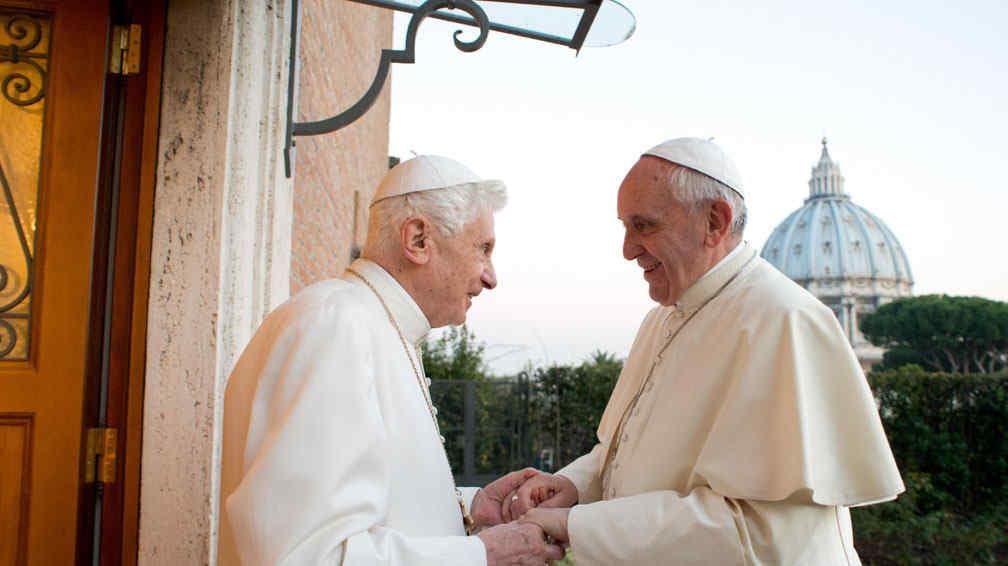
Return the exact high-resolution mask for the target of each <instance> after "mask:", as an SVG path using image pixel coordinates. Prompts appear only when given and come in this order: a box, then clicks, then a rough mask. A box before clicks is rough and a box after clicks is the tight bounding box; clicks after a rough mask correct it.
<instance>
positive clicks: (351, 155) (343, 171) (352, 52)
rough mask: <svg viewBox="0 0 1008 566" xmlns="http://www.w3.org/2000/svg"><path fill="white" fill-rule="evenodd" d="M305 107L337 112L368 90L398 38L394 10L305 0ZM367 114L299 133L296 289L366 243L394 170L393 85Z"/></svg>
mask: <svg viewBox="0 0 1008 566" xmlns="http://www.w3.org/2000/svg"><path fill="white" fill-rule="evenodd" d="M301 10H302V11H301V14H302V18H301V38H302V39H301V42H300V54H301V61H300V65H301V70H300V84H299V89H300V92H299V98H298V110H299V112H298V114H299V115H300V119H301V120H319V119H322V118H327V117H329V116H332V115H334V114H337V113H339V112H341V111H343V110H344V109H346V108H348V107H349V106H350V105H352V104H353V103H354V102H356V101H357V100H358V99H359V98H360V97H361V95H362V94H363V93H364V92H365V91H366V90H367V88H368V86H370V84H371V80H372V78H373V77H374V74H375V70H376V69H377V68H378V61H379V59H380V55H381V50H382V49H383V48H388V47H391V46H392V12H391V11H389V10H385V9H380V8H373V7H369V6H362V5H358V4H351V3H349V2H332V1H330V0H303V1H302V3H301ZM390 83H391V79H389V82H388V83H386V85H385V89H384V90H383V91H382V94H381V96H380V97H379V98H378V100H377V102H375V105H374V106H373V107H372V108H371V110H369V111H368V112H367V114H365V115H364V117H362V118H361V119H360V120H358V121H357V122H354V123H353V124H351V125H349V126H347V127H346V128H344V129H342V130H340V131H338V132H334V133H331V134H326V135H323V136H316V137H300V138H297V151H296V161H295V164H294V170H295V175H294V222H293V241H292V249H291V292H292V293H295V292H297V291H298V290H300V289H301V288H303V287H304V286H306V285H310V284H311V283H313V282H315V281H319V280H321V279H326V278H329V277H333V276H336V275H339V274H340V273H342V272H343V269H344V268H345V267H346V266H347V264H348V263H349V261H350V257H351V250H352V248H353V246H354V245H355V244H356V245H358V246H360V245H363V243H364V235H365V233H366V226H367V207H368V203H369V202H370V200H371V195H372V194H373V192H374V188H375V186H376V185H377V184H378V182H379V181H380V180H381V178H382V176H383V175H384V174H385V172H386V171H387V170H388V157H387V156H388V144H389V142H388V131H389V98H390V97H389V86H390Z"/></svg>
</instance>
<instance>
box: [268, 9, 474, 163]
mask: <svg viewBox="0 0 1008 566" xmlns="http://www.w3.org/2000/svg"><path fill="white" fill-rule="evenodd" d="M291 4H292V6H291V7H292V9H293V10H294V16H293V18H292V24H291V60H290V65H289V67H290V76H289V80H288V89H287V92H288V98H287V136H286V142H285V143H286V145H285V146H284V168H285V171H286V173H287V177H288V178H290V176H291V174H292V172H293V171H292V170H293V160H294V155H293V154H294V147H295V142H294V136H317V135H320V134H327V133H330V132H335V131H336V130H339V129H341V128H343V127H346V126H348V125H350V124H352V123H353V122H354V121H356V120H357V119H358V118H360V117H361V116H363V115H364V114H365V113H366V112H367V111H368V110H370V109H371V106H373V105H374V103H375V101H376V100H377V99H378V96H379V95H380V94H381V91H382V88H383V87H384V86H385V81H386V79H387V78H388V74H389V67H390V65H391V64H392V63H414V62H416V35H417V31H418V30H419V28H420V23H421V22H422V21H423V20H424V18H426V17H427V16H429V15H430V14H432V13H434V12H436V11H438V10H441V9H443V8H448V9H457V10H462V11H463V12H466V13H467V14H469V15H470V16H472V18H473V20H474V21H475V23H476V24H477V25H478V26H479V35H478V36H477V37H476V38H475V39H473V40H472V41H463V40H461V39H459V36H460V35H462V33H463V30H456V31H455V34H454V37H453V40H454V42H455V47H456V48H458V49H459V50H460V51H464V52H466V53H471V52H473V51H476V50H478V49H479V48H481V47H483V44H484V43H486V40H487V36H488V35H489V34H490V19H489V18H488V17H487V14H486V12H485V11H484V10H483V8H481V7H480V6H479V5H478V4H476V3H475V2H474V1H473V0H427V1H426V2H424V3H423V4H421V5H420V7H419V8H417V10H416V12H414V13H413V17H412V18H410V22H409V27H408V28H407V30H406V45H405V47H404V48H403V49H382V53H381V62H380V63H379V64H378V71H377V72H376V73H375V76H374V79H372V81H371V86H370V87H369V88H368V90H367V92H365V93H364V96H362V97H361V98H360V100H358V101H357V102H355V103H354V104H353V106H351V107H350V108H347V109H346V110H344V111H343V112H340V113H339V114H337V115H335V116H332V117H330V118H326V119H324V120H316V121H313V122H295V121H294V106H295V102H296V99H297V84H296V83H297V80H296V79H297V63H296V62H297V48H298V46H297V35H298V27H299V22H298V19H299V18H298V15H297V13H298V0H292V2H291Z"/></svg>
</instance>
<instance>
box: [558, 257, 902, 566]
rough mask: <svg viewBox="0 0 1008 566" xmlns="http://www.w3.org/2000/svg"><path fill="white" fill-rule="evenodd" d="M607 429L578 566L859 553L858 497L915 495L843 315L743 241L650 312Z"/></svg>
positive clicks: (773, 560) (592, 477) (579, 512)
mask: <svg viewBox="0 0 1008 566" xmlns="http://www.w3.org/2000/svg"><path fill="white" fill-rule="evenodd" d="M598 437H599V444H597V445H596V446H595V448H594V449H593V450H592V451H591V452H590V453H589V454H586V455H585V456H582V457H581V458H579V459H577V460H575V461H574V462H573V463H571V464H570V465H569V466H567V467H566V468H564V469H563V470H560V472H559V473H560V474H563V475H564V476H566V477H568V478H569V479H570V480H571V481H572V482H573V483H574V485H575V486H577V489H578V494H579V501H580V503H579V505H577V506H575V507H574V508H573V509H572V510H571V513H570V516H569V523H568V528H569V533H570V537H571V546H572V548H573V551H574V556H575V559H576V561H577V564H578V566H592V565H619V564H627V565H634V566H639V565H645V564H655V565H657V564H717V565H731V564H809V565H816V566H823V565H833V564H859V563H860V561H859V559H858V556H857V553H856V551H855V550H854V546H853V543H852V533H851V522H850V513H849V511H848V509H847V508H848V507H849V506H856V505H866V504H869V503H875V502H880V501H885V500H889V499H893V498H894V497H896V495H897V494H899V493H900V492H902V491H903V482H902V480H901V479H900V476H899V472H898V471H897V469H896V463H895V461H894V460H893V456H892V452H891V451H890V449H889V444H888V442H887V440H886V437H885V434H884V432H883V430H882V424H881V421H880V419H879V416H878V412H877V409H876V405H875V401H874V398H873V396H872V393H871V391H870V389H869V388H868V384H867V382H866V380H865V377H864V374H863V372H862V371H861V367H860V365H859V364H858V361H857V359H856V357H855V355H854V352H853V351H852V350H851V348H850V345H849V344H848V342H847V339H846V338H845V337H844V334H843V331H842V330H841V328H840V325H839V324H838V323H837V320H836V317H834V315H833V313H832V312H831V311H830V309H829V308H827V307H826V306H825V305H823V304H822V303H821V302H819V301H818V300H817V299H816V298H815V297H813V296H812V295H810V294H809V293H807V292H806V291H805V290H803V289H802V288H801V287H799V286H798V285H796V284H795V283H794V282H792V281H791V280H789V279H788V278H787V277H785V276H784V275H783V274H781V273H780V272H779V271H777V270H776V269H774V268H773V267H772V266H771V265H770V264H769V263H767V262H765V261H764V260H763V259H762V258H760V257H758V256H757V254H756V250H754V249H753V248H751V247H750V246H749V245H748V244H744V243H743V244H740V245H739V246H738V247H736V249H735V250H733V252H732V253H731V254H729V256H728V257H726V258H725V259H724V260H722V261H721V262H720V263H719V264H718V265H717V266H715V267H714V268H713V269H711V270H710V271H709V272H708V273H707V274H706V275H704V276H703V277H702V278H701V279H700V280H699V281H697V283H695V284H694V285H693V286H692V287H690V288H689V289H688V290H687V291H686V292H685V293H683V296H682V299H681V300H680V301H679V302H678V303H677V304H676V305H674V306H670V307H658V308H655V309H654V310H652V311H651V312H650V313H649V314H648V315H647V317H646V318H645V319H644V323H643V324H642V326H641V329H640V331H639V332H638V334H637V337H636V339H635V341H634V344H633V347H632V348H631V351H630V355H629V356H628V358H627V360H626V364H625V365H624V368H623V372H622V373H621V374H620V377H619V381H618V382H617V384H616V387H615V389H614V390H613V394H612V396H611V398H610V399H609V404H608V405H607V407H606V410H605V413H604V415H603V417H602V421H601V423H600V424H599V429H598Z"/></svg>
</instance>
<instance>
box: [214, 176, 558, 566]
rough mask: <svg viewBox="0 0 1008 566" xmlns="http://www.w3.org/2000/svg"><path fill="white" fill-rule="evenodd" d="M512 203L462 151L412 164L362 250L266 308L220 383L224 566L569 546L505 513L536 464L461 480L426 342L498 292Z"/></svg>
mask: <svg viewBox="0 0 1008 566" xmlns="http://www.w3.org/2000/svg"><path fill="white" fill-rule="evenodd" d="M505 199H506V196H505V189H504V186H503V185H502V184H501V183H500V182H499V181H485V180H482V179H480V178H479V177H477V176H476V175H475V174H474V173H473V172H472V171H470V170H469V169H467V168H466V167H465V166H463V165H462V164H460V163H458V162H456V161H453V160H451V159H447V158H444V157H437V156H420V157H417V158H414V159H411V160H409V161H406V162H403V163H401V164H399V165H398V166H396V167H395V168H393V169H392V170H391V171H389V173H388V174H387V175H386V177H385V179H384V180H383V181H382V183H381V185H380V186H379V187H378V189H377V191H376V194H375V197H374V200H373V201H372V204H371V212H370V225H369V227H368V235H367V241H366V243H365V246H364V249H363V252H362V255H361V258H360V259H358V260H356V261H354V262H353V263H352V264H351V266H350V267H349V268H348V269H347V271H346V273H345V274H344V275H343V276H342V277H340V278H338V279H332V280H328V281H322V282H320V283H316V284H314V285H311V286H310V287H308V288H306V289H304V290H303V291H301V292H300V293H298V294H297V295H296V296H295V297H293V298H292V299H290V300H289V301H288V302H287V303H285V304H284V305H282V306H281V307H279V308H278V309H277V310H275V311H274V312H273V313H271V314H270V315H269V316H268V317H267V318H266V320H265V321H264V322H263V324H262V326H261V327H260V328H259V330H258V331H257V333H256V335H255V336H254V337H253V339H252V341H251V342H250V343H249V345H248V347H247V348H246V349H245V352H244V353H243V354H242V356H241V358H240V359H239V360H238V363H237V365H236V367H235V369H234V371H233V372H232V374H231V376H230V378H229V381H228V385H227V392H226V394H225V401H224V448H223V466H222V468H223V469H222V480H221V481H222V483H221V492H222V499H223V502H224V503H223V513H222V521H221V529H220V537H221V538H220V547H219V550H220V553H219V555H220V560H221V563H222V564H224V565H232V564H262V565H266V564H269V565H274V564H285V565H302V564H313V565H314V564H327V565H328V564H344V565H363V564H368V565H370V564H385V565H430V566H435V565H437V566H441V565H466V566H468V565H474V566H475V565H483V564H488V565H489V566H495V565H512V564H516V565H517V564H521V565H525V564H538V565H541V564H545V563H546V561H547V560H548V559H555V558H559V557H561V556H563V550H562V549H561V548H559V547H558V546H555V545H553V544H546V542H545V538H546V537H545V535H544V534H543V532H542V530H541V529H540V527H538V526H537V525H533V524H518V523H511V524H498V523H501V507H502V505H501V503H502V499H503V498H504V497H505V496H506V495H507V494H508V493H509V492H511V491H512V490H514V489H515V488H516V487H517V486H518V485H519V484H520V482H521V481H522V480H523V479H526V478H527V477H528V475H529V473H534V470H529V471H523V472H515V473H512V474H509V475H507V476H505V477H503V478H501V479H500V480H498V481H496V482H494V483H493V484H491V485H489V486H487V487H486V488H485V489H483V490H481V491H479V492H475V490H472V489H465V488H463V489H457V488H456V487H455V485H454V482H453V479H452V471H451V469H450V467H449V464H448V459H447V457H446V455H445V451H444V446H443V443H444V438H443V437H442V436H441V435H440V431H439V430H438V424H437V418H436V415H437V410H436V409H435V408H434V406H433V404H432V402H431V396H430V390H429V386H430V381H429V380H428V379H427V378H426V376H425V375H424V373H423V371H424V370H423V365H422V363H421V356H420V352H419V347H420V344H421V343H422V342H423V340H424V337H425V336H426V335H427V333H428V331H429V330H430V329H431V328H432V327H438V326H444V325H447V324H461V323H462V322H464V321H465V317H466V311H467V310H468V309H469V307H470V305H471V304H472V300H473V298H474V297H476V296H477V295H479V294H480V292H482V291H483V290H484V289H492V288H494V287H495V286H496V284H497V281H496V275H495V273H494V268H493V264H492V263H491V253H492V252H493V249H494V241H495V240H494V225H493V215H494V212H495V211H497V210H498V209H500V208H501V207H502V206H503V205H504V201H505ZM470 510H471V513H470ZM494 525H497V526H494ZM475 530H479V532H478V534H477V535H474V536H465V535H466V534H467V532H469V531H475Z"/></svg>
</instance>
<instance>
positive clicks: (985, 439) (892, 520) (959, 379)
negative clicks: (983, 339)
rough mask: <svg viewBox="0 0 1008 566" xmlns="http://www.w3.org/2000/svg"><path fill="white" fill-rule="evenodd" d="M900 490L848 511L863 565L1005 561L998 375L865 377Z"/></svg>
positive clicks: (1007, 508)
mask: <svg viewBox="0 0 1008 566" xmlns="http://www.w3.org/2000/svg"><path fill="white" fill-rule="evenodd" d="M869 382H870V384H871V386H872V390H873V391H874V392H875V397H876V399H877V401H878V403H879V414H880V415H881V417H882V422H883V425H884V426H885V429H886V434H887V436H888V437H889V444H890V446H892V449H893V454H894V455H895V457H896V462H897V464H898V465H899V468H900V472H901V473H902V475H903V480H904V482H905V483H906V485H907V492H906V493H905V494H903V495H901V496H900V497H899V499H897V501H895V502H892V503H885V504H881V505H875V506H871V507H864V508H856V509H854V510H853V519H854V535H855V544H856V546H857V547H858V551H859V553H860V555H861V558H862V560H863V561H864V562H865V564H884V565H885V564H1004V563H1008V535H1006V533H1008V434H1006V433H1008V375H1006V374H1004V373H1002V374H996V375H959V374H943V373H927V372H925V371H924V370H922V369H921V368H919V367H917V366H905V367H904V368H902V369H899V370H894V371H887V372H881V373H876V374H872V375H870V376H869Z"/></svg>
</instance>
